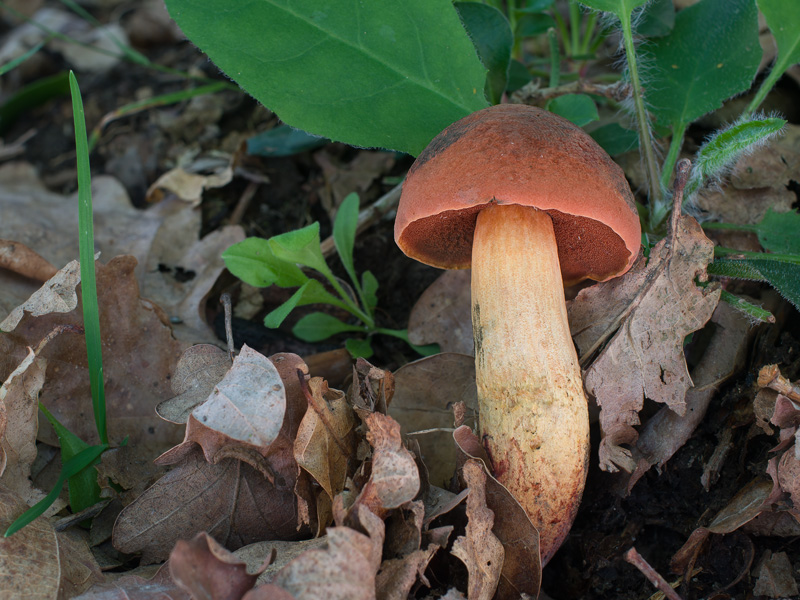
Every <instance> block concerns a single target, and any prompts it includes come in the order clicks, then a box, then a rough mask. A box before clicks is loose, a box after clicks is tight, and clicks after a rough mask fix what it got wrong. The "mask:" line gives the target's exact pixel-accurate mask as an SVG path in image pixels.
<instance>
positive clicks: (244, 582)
mask: <svg viewBox="0 0 800 600" xmlns="http://www.w3.org/2000/svg"><path fill="white" fill-rule="evenodd" d="M168 564H169V572H170V575H171V576H172V580H173V581H174V582H175V583H176V584H177V585H178V586H179V587H180V588H181V589H183V590H185V591H186V592H188V593H189V594H191V595H192V597H193V598H208V599H209V600H240V599H241V597H242V596H243V595H244V594H245V593H246V592H247V591H248V590H250V589H251V588H252V587H253V586H254V585H255V583H256V580H257V579H258V573H255V574H250V573H248V572H247V565H246V564H245V563H244V562H242V561H241V560H240V559H239V558H237V557H236V556H235V555H234V554H233V553H231V552H229V551H228V550H226V549H225V548H223V547H222V546H220V544H219V543H218V542H217V541H216V540H215V539H214V538H212V537H211V536H209V535H208V534H207V533H206V532H205V531H201V532H200V533H198V534H197V535H196V536H194V537H193V538H192V539H191V540H190V541H186V540H178V542H177V543H176V544H175V547H174V548H173V549H172V552H171V553H170V555H169V563H168Z"/></svg>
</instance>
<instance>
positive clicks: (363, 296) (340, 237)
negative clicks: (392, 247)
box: [222, 193, 437, 358]
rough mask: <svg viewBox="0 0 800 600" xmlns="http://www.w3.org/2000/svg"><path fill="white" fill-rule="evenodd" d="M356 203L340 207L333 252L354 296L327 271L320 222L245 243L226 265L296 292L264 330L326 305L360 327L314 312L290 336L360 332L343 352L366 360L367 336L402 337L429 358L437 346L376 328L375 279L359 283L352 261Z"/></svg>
mask: <svg viewBox="0 0 800 600" xmlns="http://www.w3.org/2000/svg"><path fill="white" fill-rule="evenodd" d="M358 202H359V201H358V195H357V194H354V193H353V194H349V195H348V196H347V197H346V198H345V199H344V201H342V204H341V205H340V206H339V210H338V211H337V213H336V218H335V219H334V223H333V239H334V242H335V246H336V252H337V253H338V255H339V258H340V260H341V261H342V265H343V266H344V269H345V271H346V272H347V276H348V277H349V279H350V282H351V284H352V289H353V290H354V293H349V291H348V290H347V289H345V287H344V285H343V283H342V282H341V281H340V280H339V279H338V278H337V277H336V276H335V275H334V274H333V272H332V271H331V269H330V268H329V267H328V264H327V262H326V261H325V257H324V256H323V254H322V250H321V248H320V238H319V223H312V224H311V225H308V226H306V227H303V228H302V229H298V230H295V231H289V232H286V233H282V234H280V235H276V236H274V237H272V238H270V239H268V240H265V239H263V238H257V237H251V238H247V239H246V240H244V241H243V242H240V243H238V244H235V245H233V246H231V247H230V248H228V249H227V250H226V251H225V252H224V253H223V255H222V258H223V259H224V260H225V265H226V266H227V267H228V270H229V271H230V272H231V273H233V274H234V275H236V276H237V277H238V278H239V279H241V280H242V281H244V282H245V283H248V284H250V285H252V286H255V287H267V286H270V285H277V286H279V287H285V288H293V287H296V288H298V289H297V291H296V292H295V293H294V294H293V295H292V297H291V298H289V299H288V300H287V301H286V302H284V303H283V304H281V305H280V306H279V307H278V308H276V309H275V310H273V311H272V312H270V313H269V314H268V315H267V316H266V317H265V319H264V324H265V325H266V326H267V327H273V328H274V327H280V325H281V323H283V321H284V319H286V317H287V316H288V315H289V313H291V312H292V310H294V309H295V308H296V307H298V306H304V305H308V304H328V305H330V306H334V307H336V308H339V309H341V310H344V311H346V312H348V313H350V315H352V316H353V317H354V318H355V319H356V320H357V321H358V323H357V324H351V323H345V322H343V321H341V320H339V319H338V318H336V317H334V316H332V315H330V314H327V313H323V312H313V313H311V314H308V315H306V316H304V317H303V318H301V319H300V320H299V321H298V322H297V323H296V324H295V326H294V328H293V329H292V333H294V335H296V336H297V337H298V338H300V339H301V340H305V341H307V342H320V341H322V340H325V339H327V338H329V337H331V336H332V335H336V334H338V333H361V334H363V335H364V336H366V337H362V338H349V339H347V340H346V341H345V347H346V348H347V350H348V351H349V352H350V354H352V355H353V356H355V357H364V358H368V357H369V356H371V355H372V347H371V345H370V340H369V336H371V335H373V334H383V335H390V336H394V337H397V338H400V339H402V340H404V341H406V342H407V343H409V345H410V346H411V347H412V348H414V350H416V351H417V352H419V353H420V354H423V355H428V354H432V353H434V352H435V351H436V350H437V346H436V345H430V346H416V345H414V344H411V343H410V342H409V341H408V332H407V331H406V330H405V329H386V328H383V327H378V326H377V324H376V321H375V308H376V307H377V304H378V297H377V291H378V280H377V279H376V278H375V276H374V275H373V274H372V273H371V272H370V271H364V272H363V273H362V274H361V278H359V277H358V275H357V273H356V270H355V265H354V261H353V248H354V246H355V238H356V223H357V221H358ZM298 265H300V266H303V267H307V268H309V269H312V270H313V271H316V272H317V273H319V274H320V275H322V277H323V278H324V279H325V280H326V281H327V283H328V285H329V286H330V288H331V289H333V293H331V292H329V291H328V289H326V287H325V285H323V283H321V282H320V281H319V280H317V279H312V278H310V277H308V275H306V274H305V273H304V272H303V270H302V269H301V268H300V266H298Z"/></svg>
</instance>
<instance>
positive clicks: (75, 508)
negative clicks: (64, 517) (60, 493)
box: [39, 402, 100, 513]
mask: <svg viewBox="0 0 800 600" xmlns="http://www.w3.org/2000/svg"><path fill="white" fill-rule="evenodd" d="M39 409H40V410H41V411H42V413H43V414H44V416H45V417H46V418H47V420H48V421H50V424H51V425H52V426H53V429H54V430H55V432H56V436H58V441H59V444H60V446H61V462H62V464H66V463H67V462H68V461H69V460H70V459H71V458H72V457H74V456H77V455H78V454H80V453H81V452H82V451H83V450H86V449H87V448H89V444H87V443H86V442H84V441H83V440H82V439H81V438H79V437H78V436H77V435H75V434H74V433H72V432H71V431H70V430H69V429H67V428H66V427H64V425H62V424H61V423H60V422H59V420H58V419H56V418H55V416H54V415H53V414H52V413H51V412H50V411H49V410H47V407H46V406H45V405H44V404H42V403H41V402H40V403H39ZM68 484H69V506H70V508H71V509H72V512H74V513H77V512H80V511H82V510H83V509H84V508H88V507H90V506H92V505H94V504H96V503H97V502H98V501H99V500H100V485H99V484H98V483H97V470H96V469H93V468H89V467H87V468H86V469H83V470H82V471H79V472H78V473H77V474H75V475H73V476H72V477H70V478H69V479H68Z"/></svg>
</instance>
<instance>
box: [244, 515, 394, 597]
mask: <svg viewBox="0 0 800 600" xmlns="http://www.w3.org/2000/svg"><path fill="white" fill-rule="evenodd" d="M357 517H358V521H359V522H360V523H361V524H362V526H363V527H364V528H365V529H366V531H367V533H368V535H364V534H363V533H359V532H358V531H355V530H353V529H350V528H349V527H330V528H329V529H328V547H327V548H324V549H322V548H320V549H315V550H309V551H307V552H304V553H303V554H302V555H300V556H299V557H298V558H296V559H294V560H293V561H291V562H290V563H289V564H287V565H286V566H285V567H284V568H283V569H281V570H280V571H279V572H278V573H277V574H276V575H275V578H274V579H273V580H272V585H274V586H276V587H279V588H281V589H283V590H286V591H287V592H289V593H290V594H291V595H292V596H293V597H294V598H295V599H296V600H318V599H319V598H325V599H326V600H371V599H373V598H375V575H376V573H377V572H378V567H379V566H380V560H381V548H382V547H383V539H384V530H383V522H382V521H381V520H380V519H379V518H378V517H377V516H375V515H374V514H372V513H371V512H370V511H369V510H368V509H367V508H366V507H365V506H362V507H360V508H359V509H358V515H357ZM257 590H258V588H256V591H257ZM256 597H257V596H256ZM261 597H262V598H268V597H270V596H261Z"/></svg>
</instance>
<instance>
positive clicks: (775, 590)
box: [753, 550, 800, 598]
mask: <svg viewBox="0 0 800 600" xmlns="http://www.w3.org/2000/svg"><path fill="white" fill-rule="evenodd" d="M756 572H757V573H758V579H757V580H756V584H755V586H754V587H753V594H754V595H756V596H766V597H768V598H786V597H788V596H797V595H798V594H800V590H798V588H797V582H796V581H795V580H794V569H792V563H791V562H789V557H788V555H787V554H786V552H775V553H774V554H773V552H772V551H771V550H765V551H764V556H762V557H761V561H760V564H759V565H758V567H756Z"/></svg>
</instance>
